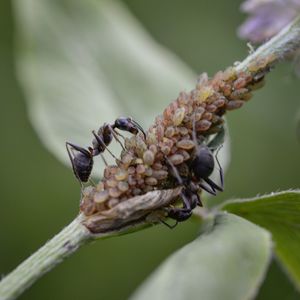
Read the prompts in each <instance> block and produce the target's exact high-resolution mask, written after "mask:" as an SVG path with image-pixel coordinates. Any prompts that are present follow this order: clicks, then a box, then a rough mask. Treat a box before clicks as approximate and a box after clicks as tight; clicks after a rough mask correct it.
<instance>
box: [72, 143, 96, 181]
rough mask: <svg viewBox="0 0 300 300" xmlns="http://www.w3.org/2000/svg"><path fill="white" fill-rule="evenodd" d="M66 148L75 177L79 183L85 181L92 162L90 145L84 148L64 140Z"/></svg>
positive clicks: (90, 170) (88, 175) (87, 178)
mask: <svg viewBox="0 0 300 300" xmlns="http://www.w3.org/2000/svg"><path fill="white" fill-rule="evenodd" d="M66 148H67V151H68V155H69V158H70V161H71V164H72V168H73V172H74V175H75V177H76V178H77V179H78V180H79V182H80V183H81V184H82V182H87V181H88V180H89V177H90V174H91V172H92V168H93V164H94V161H93V149H92V148H91V147H88V148H87V149H85V148H82V147H79V146H77V145H74V144H71V143H69V142H66ZM74 150H75V151H76V152H74Z"/></svg>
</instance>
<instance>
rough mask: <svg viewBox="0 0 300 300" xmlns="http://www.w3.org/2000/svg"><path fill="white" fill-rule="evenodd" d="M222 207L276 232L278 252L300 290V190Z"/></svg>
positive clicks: (279, 257) (226, 204) (234, 201)
mask: <svg viewBox="0 0 300 300" xmlns="http://www.w3.org/2000/svg"><path fill="white" fill-rule="evenodd" d="M222 209H223V210H226V211H228V212H231V213H234V214H237V215H239V216H241V217H244V218H246V219H247V220H249V221H251V222H253V223H255V224H258V225H260V226H262V227H264V228H266V229H268V230H269V231H270V232H271V233H272V238H273V240H274V242H275V253H276V255H277V257H278V259H279V261H280V262H281V264H282V266H283V267H284V269H285V270H286V271H287V273H288V274H289V275H290V277H291V279H292V281H293V282H294V283H295V285H296V287H297V288H298V290H300V191H286V192H280V193H273V194H270V195H266V196H260V197H256V198H253V199H247V200H233V201H228V202H226V203H225V204H224V205H223V206H222Z"/></svg>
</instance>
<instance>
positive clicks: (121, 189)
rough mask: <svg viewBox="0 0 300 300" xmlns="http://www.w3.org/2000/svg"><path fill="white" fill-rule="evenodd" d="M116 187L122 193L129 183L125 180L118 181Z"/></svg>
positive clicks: (126, 189)
mask: <svg viewBox="0 0 300 300" xmlns="http://www.w3.org/2000/svg"><path fill="white" fill-rule="evenodd" d="M118 189H119V190H120V191H121V192H123V193H124V192H126V191H128V189H129V185H128V183H127V182H126V181H120V182H118Z"/></svg>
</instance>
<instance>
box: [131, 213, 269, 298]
mask: <svg viewBox="0 0 300 300" xmlns="http://www.w3.org/2000/svg"><path fill="white" fill-rule="evenodd" d="M211 223H212V224H211V225H210V226H208V225H207V226H208V227H209V228H207V229H206V231H205V232H204V233H203V234H201V235H200V236H199V237H198V238H196V239H195V240H194V241H192V242H191V243H189V244H188V245H186V246H185V247H183V248H182V249H180V250H179V251H177V252H176V253H174V254H173V255H171V256H170V257H169V258H168V259H167V260H166V261H165V262H164V263H163V264H161V265H160V266H159V268H158V269H157V270H156V271H155V272H153V274H151V276H150V278H149V279H148V280H147V281H146V282H145V283H143V284H142V285H141V287H140V288H139V289H138V290H137V292H136V293H135V294H134V295H133V297H132V298H130V299H132V300H151V299H164V300H169V299H170V300H181V299H191V300H192V299H199V296H200V297H201V299H207V300H208V299H209V300H219V299H224V300H225V299H228V300H240V299H252V298H253V296H255V295H256V294H257V290H258V288H259V286H260V284H261V281H262V279H263V278H264V274H265V272H266V269H267V267H268V265H269V262H270V258H271V255H272V241H271V235H270V234H269V233H268V232H267V231H266V230H264V229H262V228H261V227H258V226H256V225H254V224H253V223H250V222H248V221H246V220H245V219H243V218H240V217H237V216H235V215H232V214H225V213H223V214H219V215H217V216H216V218H211ZM241 274H242V275H241Z"/></svg>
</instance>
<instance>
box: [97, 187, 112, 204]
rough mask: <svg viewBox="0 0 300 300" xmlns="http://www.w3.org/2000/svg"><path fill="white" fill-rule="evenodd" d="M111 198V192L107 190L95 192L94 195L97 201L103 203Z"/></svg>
mask: <svg viewBox="0 0 300 300" xmlns="http://www.w3.org/2000/svg"><path fill="white" fill-rule="evenodd" d="M108 198H109V194H108V191H107V190H104V191H101V192H98V193H95V195H94V201H95V202H96V203H103V202H105V201H106V200H107V199H108Z"/></svg>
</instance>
